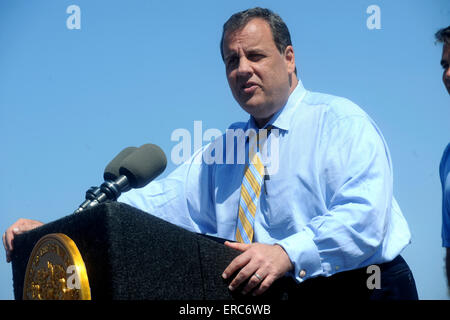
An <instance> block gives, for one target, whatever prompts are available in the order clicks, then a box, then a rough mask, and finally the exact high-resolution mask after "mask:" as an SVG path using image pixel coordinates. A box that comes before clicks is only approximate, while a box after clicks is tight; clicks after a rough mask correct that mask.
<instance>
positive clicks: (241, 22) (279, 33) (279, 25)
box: [220, 7, 297, 74]
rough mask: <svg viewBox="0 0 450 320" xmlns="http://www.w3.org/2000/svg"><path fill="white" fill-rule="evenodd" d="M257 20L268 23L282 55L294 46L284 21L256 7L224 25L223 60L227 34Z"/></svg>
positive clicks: (268, 10) (238, 14) (239, 14)
mask: <svg viewBox="0 0 450 320" xmlns="http://www.w3.org/2000/svg"><path fill="white" fill-rule="evenodd" d="M255 18H260V19H263V20H264V21H266V22H267V24H268V25H269V27H270V30H271V31H272V37H273V41H274V42H275V46H276V47H277V49H278V51H280V53H284V51H285V50H286V47H287V46H292V41H291V34H290V33H289V29H288V27H287V25H286V23H284V21H283V19H281V17H280V16H279V15H278V14H276V13H274V12H273V11H271V10H270V9H265V8H260V7H256V8H252V9H247V10H244V11H240V12H237V13H235V14H233V15H232V16H231V17H230V18H229V19H228V20H227V22H225V24H224V25H223V31H222V39H221V40H220V54H221V55H222V60H224V58H225V57H224V56H223V40H224V37H225V33H226V32H234V31H236V30H240V29H242V28H243V27H245V26H246V25H247V23H249V22H250V20H252V19H255ZM295 73H296V74H297V69H295Z"/></svg>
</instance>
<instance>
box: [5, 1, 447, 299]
mask: <svg viewBox="0 0 450 320" xmlns="http://www.w3.org/2000/svg"><path fill="white" fill-rule="evenodd" d="M72 4H75V5H78V6H79V7H80V9H81V29H80V30H76V29H75V30H69V29H68V28H67V26H66V20H67V18H68V17H69V14H67V13H66V9H67V7H68V6H69V5H72ZM372 4H375V5H378V6H379V8H380V10H381V29H374V30H369V29H368V28H367V25H366V20H367V19H368V18H369V16H370V14H367V13H366V9H367V7H368V6H369V5H372ZM257 5H258V6H262V7H268V8H271V9H272V10H274V11H275V12H277V13H279V14H280V15H281V16H282V18H283V19H284V20H285V22H286V23H287V25H288V26H289V28H290V31H291V36H292V41H293V44H294V48H295V53H296V61H297V69H298V72H299V76H300V78H301V79H302V81H303V84H304V85H305V87H306V88H307V89H309V90H313V91H319V92H325V93H330V94H334V95H339V96H344V97H346V98H349V99H351V100H353V101H354V102H355V103H357V104H358V105H360V106H361V107H362V108H363V109H364V110H366V111H367V113H369V114H370V115H371V116H372V118H373V119H374V120H375V121H376V122H377V124H378V126H379V127H380V128H381V130H382V132H383V134H384V136H385V138H386V140H387V142H388V145H389V147H390V151H391V155H392V159H393V164H394V192H395V196H396V198H397V200H398V202H399V204H400V206H401V208H402V210H403V212H404V215H405V217H406V218H407V220H408V223H409V225H410V228H411V231H412V244H411V245H410V246H409V247H408V248H407V249H406V250H405V251H404V252H403V256H404V257H405V258H406V260H407V261H408V263H409V264H410V266H411V268H412V270H413V272H414V276H415V278H416V282H417V285H418V290H419V295H420V297H421V298H422V299H447V298H448V296H447V292H446V286H445V277H444V264H443V259H444V249H443V248H441V237H440V233H441V189H440V183H439V176H438V166H439V161H440V157H441V155H442V152H443V150H444V148H445V146H446V145H447V143H448V142H449V140H450V125H449V120H450V97H449V96H448V93H447V92H446V91H445V88H444V86H443V84H442V82H441V76H442V69H441V67H440V65H439V61H440V58H441V50H442V47H441V45H436V44H435V43H434V33H435V32H436V31H437V30H438V29H439V28H441V27H444V26H448V25H449V23H450V1H448V0H432V1H428V0H418V1H406V0H399V1H387V0H386V1H381V0H370V1H365V0H356V1H353V0H352V1H344V0H340V1H334V0H333V1H332V0H328V1H324V0H319V1H317V0H305V1H298V0H294V1H237V0H235V1H230V0H227V1H206V0H205V1H171V0H167V1H150V0H148V1H147V0H134V1H125V0H122V1H109V0H108V1H106V0H97V1H88V0H71V1H66V0H58V1H29V0H2V1H1V2H0V137H1V139H2V143H1V148H2V150H1V155H2V156H1V165H0V176H1V183H0V197H1V199H0V200H1V201H0V230H1V232H3V231H4V230H5V229H6V228H7V227H8V226H9V225H11V224H12V223H13V222H14V221H16V220H17V219H18V218H20V217H28V218H33V219H38V220H41V221H44V222H50V221H54V220H56V219H59V218H61V217H63V216H66V215H68V214H70V213H71V212H72V211H73V210H74V209H75V208H76V207H77V205H79V203H80V202H81V201H82V200H83V198H84V193H85V191H86V190H87V188H89V187H90V186H93V185H99V184H100V183H101V182H102V173H103V169H104V167H105V165H106V164H107V163H108V161H109V160H110V159H112V158H113V157H114V156H115V154H116V153H117V152H119V151H120V150H121V149H123V148H124V147H126V146H131V145H134V146H139V145H142V144H144V143H148V142H151V143H155V144H157V145H159V146H161V147H162V148H163V150H164V151H165V153H166V154H167V156H168V158H169V165H168V168H167V170H166V172H165V173H164V175H166V174H167V173H168V172H170V171H171V170H172V169H173V168H174V166H175V165H174V164H173V163H172V162H171V161H170V152H171V150H172V148H173V147H174V146H175V145H176V144H177V142H175V141H171V139H170V137H171V134H172V132H173V131H174V130H175V129H178V128H184V129H187V130H189V131H190V132H192V133H193V126H194V121H196V120H200V121H202V125H203V130H204V131H205V130H206V129H209V128H217V129H220V130H222V131H224V130H225V129H226V128H227V127H228V125H229V124H230V123H232V122H235V121H239V120H242V121H245V120H247V118H248V116H247V115H246V114H245V113H244V112H243V111H242V110H241V109H240V107H239V106H238V105H237V103H236V102H235V101H234V100H233V97H232V95H231V93H230V90H229V88H228V85H227V81H226V78H225V71H224V66H223V64H222V61H221V58H220V52H219V41H220V36H221V29H222V25H223V23H224V22H225V21H226V19H227V18H228V17H229V16H230V15H231V14H232V13H234V12H236V11H239V10H242V9H246V8H248V7H254V6H257ZM205 143H206V141H205ZM93 227H94V226H93ZM12 298H13V290H12V272H11V265H10V264H7V263H6V262H5V253H4V251H3V250H0V299H12Z"/></svg>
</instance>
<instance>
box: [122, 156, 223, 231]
mask: <svg viewBox="0 0 450 320" xmlns="http://www.w3.org/2000/svg"><path fill="white" fill-rule="evenodd" d="M206 148H207V147H203V148H201V149H199V150H198V151H197V152H195V153H194V155H193V156H192V157H191V158H190V159H189V160H188V161H186V162H185V163H183V164H181V165H180V166H178V167H177V168H176V169H175V170H174V171H173V172H171V173H170V174H169V175H168V176H167V177H166V178H164V179H160V180H156V181H152V182H151V183H149V184H148V185H147V186H145V187H143V188H140V189H132V190H130V191H128V192H126V193H124V194H122V195H121V196H120V198H119V199H118V201H120V202H122V203H126V204H129V205H131V206H133V207H136V208H139V209H141V210H144V211H146V212H148V213H150V214H152V215H154V216H156V217H159V218H161V219H163V220H166V221H168V222H170V223H173V224H175V225H177V226H179V227H182V228H184V229H186V230H189V231H192V232H197V233H211V232H212V231H213V230H215V221H214V218H213V215H212V214H209V213H211V211H212V209H213V206H212V202H211V196H210V192H209V191H210V183H211V179H212V176H213V174H212V172H211V171H212V170H213V169H214V168H213V166H211V165H207V164H205V163H204V161H202V160H203V159H202V155H203V152H204V150H205V149H206Z"/></svg>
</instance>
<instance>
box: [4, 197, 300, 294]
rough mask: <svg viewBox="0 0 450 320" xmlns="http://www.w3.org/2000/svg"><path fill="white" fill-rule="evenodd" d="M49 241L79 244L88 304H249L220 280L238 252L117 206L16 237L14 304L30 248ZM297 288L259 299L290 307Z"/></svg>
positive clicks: (282, 285) (282, 284)
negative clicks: (60, 238) (59, 237)
mask: <svg viewBox="0 0 450 320" xmlns="http://www.w3.org/2000/svg"><path fill="white" fill-rule="evenodd" d="M54 233H57V234H64V235H66V236H67V237H69V238H70V239H71V240H73V242H74V243H75V244H76V247H77V248H78V250H79V253H80V254H81V257H82V260H83V261H84V265H85V269H86V273H87V278H88V281H89V287H90V297H91V299H93V300H106V299H107V300H111V299H112V300H234V299H253V298H250V297H247V296H242V295H241V294H240V293H239V292H230V291H229V290H228V283H227V282H226V281H225V280H223V279H222V277H221V275H222V272H223V271H224V270H225V268H226V267H227V266H228V264H229V263H230V262H231V261H232V260H233V259H234V258H235V257H236V256H238V255H239V254H240V252H238V251H235V250H233V249H231V248H228V247H226V246H225V245H224V244H223V243H221V241H220V239H212V238H208V237H206V236H203V235H200V234H196V233H192V232H189V231H187V230H184V229H182V228H180V227H177V226H175V225H173V224H170V223H168V222H166V221H164V220H161V219H159V218H157V217H154V216H152V215H149V214H148V213H145V212H143V211H141V210H138V209H136V208H133V207H131V206H129V205H126V204H122V203H118V202H107V203H104V204H101V205H99V206H97V207H95V208H92V209H89V210H85V211H83V212H80V213H78V214H72V215H69V216H66V217H63V218H61V219H59V220H56V221H54V222H50V223H48V224H45V225H43V226H41V227H39V228H36V229H34V230H31V231H29V232H26V233H23V234H21V235H19V236H17V237H16V238H15V239H14V248H15V249H14V251H13V256H12V268H13V284H14V295H15V299H17V300H20V299H22V297H23V289H24V280H25V274H26V269H27V263H28V260H29V257H30V254H31V252H32V250H33V248H34V246H35V245H36V243H37V242H38V241H39V240H40V239H42V237H44V236H45V235H49V234H54ZM295 287H296V285H295V282H294V281H293V279H292V278H289V277H285V278H281V279H279V280H278V281H276V282H275V283H274V284H273V285H272V286H271V288H270V289H269V290H268V291H267V293H266V294H264V295H263V297H266V298H267V297H269V298H271V299H277V300H278V299H287V298H288V297H289V291H292V290H294V289H295ZM294 291H295V290H294Z"/></svg>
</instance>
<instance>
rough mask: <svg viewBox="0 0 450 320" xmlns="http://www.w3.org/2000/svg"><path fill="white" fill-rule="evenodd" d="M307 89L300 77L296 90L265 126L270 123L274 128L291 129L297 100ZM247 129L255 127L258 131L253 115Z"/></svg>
mask: <svg viewBox="0 0 450 320" xmlns="http://www.w3.org/2000/svg"><path fill="white" fill-rule="evenodd" d="M305 91H306V89H305V88H304V87H303V84H302V82H301V81H300V79H298V84H297V86H296V87H295V89H294V91H292V93H291V95H290V96H289V98H288V101H287V102H286V104H285V105H284V106H283V108H281V109H280V110H278V111H277V112H276V113H275V114H274V115H273V116H272V118H271V119H270V120H269V122H267V123H266V125H265V126H264V128H267V127H268V126H269V125H271V126H273V127H274V128H277V129H281V130H286V131H289V127H290V124H291V120H292V115H293V113H294V112H295V106H296V105H297V102H298V101H299V99H300V98H301V97H302V96H303V94H304V93H305ZM264 128H262V129H264ZM247 129H255V130H256V131H258V126H257V125H256V121H255V119H254V118H253V116H250V119H249V121H248V123H247Z"/></svg>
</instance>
